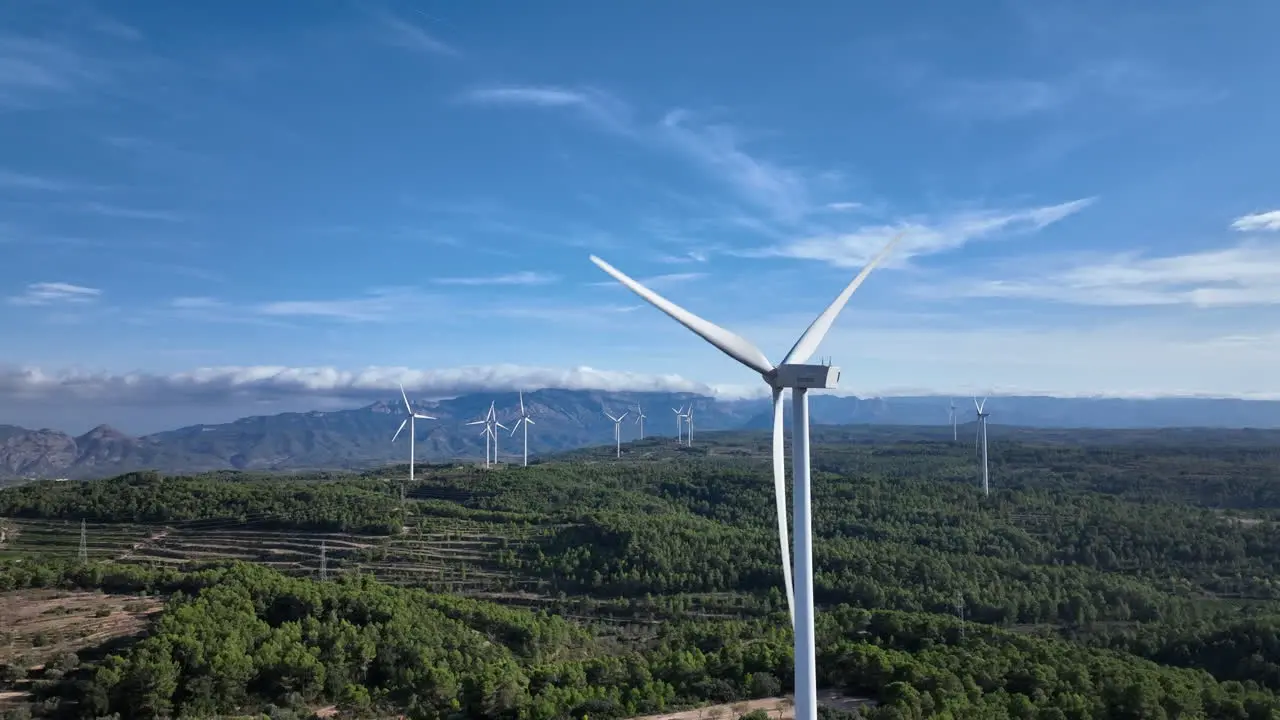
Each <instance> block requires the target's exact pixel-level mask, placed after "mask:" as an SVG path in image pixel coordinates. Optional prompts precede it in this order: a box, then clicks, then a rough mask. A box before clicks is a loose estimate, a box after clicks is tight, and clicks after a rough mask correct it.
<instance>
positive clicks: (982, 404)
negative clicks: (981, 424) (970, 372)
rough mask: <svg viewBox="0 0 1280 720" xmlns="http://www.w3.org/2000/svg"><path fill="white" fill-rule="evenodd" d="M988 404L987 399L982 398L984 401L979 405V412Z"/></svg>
mask: <svg viewBox="0 0 1280 720" xmlns="http://www.w3.org/2000/svg"><path fill="white" fill-rule="evenodd" d="M986 406H987V399H986V398H982V403H981V404H979V405H978V412H982V408H984V407H986Z"/></svg>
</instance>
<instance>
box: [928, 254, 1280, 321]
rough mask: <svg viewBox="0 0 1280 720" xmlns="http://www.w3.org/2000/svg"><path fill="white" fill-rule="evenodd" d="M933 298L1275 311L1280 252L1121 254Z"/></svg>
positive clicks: (957, 288) (974, 284)
mask: <svg viewBox="0 0 1280 720" xmlns="http://www.w3.org/2000/svg"><path fill="white" fill-rule="evenodd" d="M938 292H945V293H947V294H951V295H952V296H955V295H960V296H967V297H989V298H1010V299H1012V298H1023V299H1034V300H1047V301H1052V302H1060V303H1069V304H1074V305H1104V306H1107V305H1109V306H1159V305H1189V306H1193V307H1200V308H1208V307H1238V306H1247V305H1276V304H1280V246H1276V245H1262V244H1250V243H1246V244H1242V245H1237V246H1235V247H1229V248H1221V249H1214V250H1204V251H1200V252H1193V253H1186V254H1183V255H1171V256H1165V257H1144V256H1142V255H1140V254H1138V253H1121V254H1117V255H1115V256H1113V257H1111V258H1109V259H1106V260H1104V261H1102V262H1090V263H1084V264H1079V265H1076V266H1074V267H1069V268H1065V269H1061V270H1058V271H1055V272H1050V273H1047V274H1045V275H1042V276H1037V277H1029V278H1022V279H1017V280H979V281H968V282H965V283H962V284H959V283H958V284H956V285H954V286H950V287H948V288H946V289H945V290H939V291H938Z"/></svg>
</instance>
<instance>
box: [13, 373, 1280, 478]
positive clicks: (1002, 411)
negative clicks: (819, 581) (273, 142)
mask: <svg viewBox="0 0 1280 720" xmlns="http://www.w3.org/2000/svg"><path fill="white" fill-rule="evenodd" d="M398 400H399V399H398V398H394V399H391V400H388V401H385V402H377V403H374V404H372V405H369V406H366V407H363V408H357V409H351V410H339V411H333V412H319V411H313V412H303V413H283V414H279V415H264V416H255V417H247V418H242V419H240V420H237V421H235V422H231V423H225V424H220V425H191V426H188V427H183V428H179V429H176V430H169V431H165V432H159V433H154V434H151V435H145V436H141V437H130V436H128V435H125V434H124V433H121V432H119V431H117V430H114V429H113V428H111V427H109V426H106V425H101V426H99V427H96V428H94V429H93V430H90V431H89V432H87V433H85V434H83V435H80V436H78V437H73V436H71V435H69V434H66V433H62V432H58V431H56V430H48V429H42V430H28V429H26V428H21V427H16V426H12V425H0V478H20V477H46V478H47V477H68V478H78V477H93V476H100V475H109V474H112V473H117V472H125V471H128V470H134V469H141V468H155V469H159V470H164V471H202V470H216V469H261V470H284V469H303V468H337V467H359V466H365V465H374V464H380V463H384V462H388V461H405V460H406V459H407V458H408V453H409V449H408V447H406V445H407V442H406V439H407V438H405V437H404V436H403V435H402V436H401V439H400V440H398V441H397V442H396V443H395V444H394V445H393V444H392V443H391V436H392V434H393V433H394V432H395V430H396V427H397V426H398V425H399V424H400V421H401V420H402V419H403V417H404V408H403V404H402V403H401V402H399V401H398ZM524 400H525V407H526V409H527V410H528V412H529V413H530V415H531V416H532V417H533V419H534V423H535V425H534V426H533V427H532V428H530V433H529V450H530V453H531V454H537V453H548V452H557V451H563V450H569V449H573V448H578V447H584V446H589V445H600V444H606V443H608V442H610V441H611V439H612V436H613V428H612V423H611V421H610V420H609V419H608V418H606V417H605V416H604V411H605V410H608V411H610V412H614V413H615V414H616V413H618V412H623V411H629V412H630V414H629V415H628V416H627V418H626V420H625V422H624V430H623V438H624V440H631V439H634V438H636V437H637V434H638V426H637V425H636V423H635V418H636V413H635V408H636V406H637V404H639V405H642V406H643V407H644V408H645V414H646V415H647V416H648V417H647V418H646V420H645V434H646V435H650V436H651V435H666V436H674V434H675V415H674V413H672V411H671V408H674V407H683V406H686V405H688V404H690V403H692V404H693V407H694V425H695V441H696V432H697V430H703V431H708V430H730V429H759V428H767V427H768V426H769V406H768V400H765V399H758V400H736V401H718V400H715V399H712V398H709V397H702V396H698V395H692V394H688V393H616V392H605V391H594V390H558V389H548V390H539V391H536V392H531V393H527V394H525V396H524ZM490 402H494V403H495V404H496V407H497V411H498V419H499V421H500V422H501V423H502V424H503V425H506V426H507V427H508V428H512V427H514V424H515V420H516V418H517V417H518V413H519V398H518V395H517V394H516V393H476V394H470V395H463V396H459V397H456V398H452V399H449V400H442V401H437V402H419V403H414V407H415V409H416V410H419V411H421V412H425V413H427V414H429V415H433V416H435V417H436V418H437V420H424V421H420V422H419V423H418V428H417V430H418V432H417V438H418V440H417V457H418V458H420V459H422V460H442V459H454V458H475V459H477V460H479V459H481V458H483V454H484V437H483V435H482V434H481V428H480V427H479V426H467V425H466V423H468V422H471V421H473V420H478V419H480V418H482V417H483V416H484V414H485V413H486V412H487V410H488V408H489V403H490ZM956 405H957V410H958V414H959V416H960V420H961V422H962V423H964V422H967V421H969V420H970V419H971V417H972V415H973V403H972V400H969V399H967V398H965V399H963V400H961V399H957V401H956ZM948 406H949V399H948V398H945V397H891V398H869V399H868V398H856V397H836V396H824V395H818V396H814V397H813V398H812V399H811V413H812V418H813V422H814V423H817V424H828V425H846V424H875V425H916V426H925V425H928V426H943V425H945V424H946V423H947V409H948ZM988 409H989V410H991V411H992V425H993V430H992V434H993V436H996V435H998V433H999V430H998V428H997V427H996V426H999V425H1016V426H1021V427H1031V428H1117V429H1121V428H1132V429H1140V428H1160V427H1217V428H1280V402H1276V401H1250V400H1231V399H1200V398H1162V399H1119V398H1054V397H1038V396H1016V397H997V398H993V399H992V400H991V401H990V402H989V404H988ZM786 417H787V420H788V422H789V421H790V412H788V413H787V415H786ZM960 432H962V433H965V434H971V433H972V430H971V429H969V428H962V429H961V431H960ZM520 443H521V437H520V434H519V433H517V434H516V436H515V437H511V436H510V435H509V434H508V433H501V436H500V438H499V450H500V452H501V457H502V458H503V459H504V460H510V459H514V458H516V457H517V454H518V453H519V452H520V449H521V444H520Z"/></svg>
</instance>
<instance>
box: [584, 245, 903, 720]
mask: <svg viewBox="0 0 1280 720" xmlns="http://www.w3.org/2000/svg"><path fill="white" fill-rule="evenodd" d="M901 237H902V236H901V235H898V236H897V237H895V238H893V239H892V240H890V241H889V243H888V244H887V245H886V246H885V247H884V249H883V250H881V251H880V253H879V254H877V255H876V256H875V257H874V258H872V259H871V262H869V263H867V266H866V267H865V268H863V269H862V272H860V273H858V276H857V277H855V278H854V279H853V280H852V281H851V282H850V283H849V284H848V285H847V286H846V287H845V289H844V290H843V291H842V292H841V293H840V294H839V295H838V296H836V299H835V300H834V301H833V302H832V303H831V305H829V306H828V307H827V309H826V310H823V311H822V314H820V315H819V316H818V317H817V319H815V320H814V321H813V324H811V325H810V326H809V327H808V329H806V330H805V331H804V333H803V334H802V335H801V336H800V339H799V340H797V341H796V344H795V345H794V346H792V348H791V351H790V352H788V353H787V355H786V357H784V358H783V360H782V363H781V364H779V365H774V364H773V363H772V362H770V361H769V358H768V357H766V356H765V354H764V353H763V352H761V351H760V349H759V348H757V347H756V346H755V345H753V344H751V342H750V341H748V340H746V339H745V338H743V337H741V336H739V335H736V334H734V333H732V332H729V331H728V330H725V329H724V328H722V327H720V326H718V325H716V324H714V323H711V322H708V321H707V320H704V319H702V318H700V317H698V316H697V315H694V314H693V313H691V312H689V311H688V310H685V309H684V308H682V307H680V306H679V305H676V304H675V303H673V302H671V301H670V300H667V299H666V298H664V297H662V296H661V295H659V294H657V293H655V292H653V291H652V290H650V289H649V288H647V287H645V286H644V285H641V284H640V283H638V282H636V281H635V280H633V279H632V278H630V277H628V276H627V275H626V274H625V273H623V272H622V271H620V270H618V269H617V268H615V267H613V266H612V265H610V264H609V263H607V262H605V261H603V260H601V259H600V258H598V257H596V256H594V255H592V256H591V261H592V262H593V263H595V264H596V265H597V266H598V267H599V268H600V269H601V270H604V271H605V272H607V273H609V274H610V275H612V276H613V278H614V279H615V280H617V281H618V282H620V283H622V284H623V285H625V286H627V288H629V289H630V290H631V291H632V292H634V293H635V294H637V295H639V296H640V297H642V298H644V299H645V300H647V301H648V302H649V303H650V304H652V305H654V306H655V307H657V308H658V309H659V310H661V311H663V312H665V313H666V314H667V315H670V316H671V318H672V319H674V320H675V321H676V322H678V323H680V324H681V325H684V326H685V327H687V328H689V329H690V330H692V331H693V332H694V333H697V334H698V335H699V336H701V337H702V339H704V340H706V341H707V342H709V343H711V344H712V345H714V346H716V347H717V348H719V349H720V351H722V352H723V353H725V354H726V355H728V356H729V357H731V358H733V359H735V360H737V361H738V362H740V363H742V364H743V365H746V366H747V367H749V368H751V369H752V370H755V371H756V372H758V373H760V376H761V377H762V378H763V379H764V381H765V383H767V384H768V385H769V387H770V389H771V390H772V391H773V484H774V501H775V503H776V505H777V512H778V542H779V546H780V547H781V549H782V573H783V581H784V582H785V583H786V586H787V601H788V605H789V608H790V610H791V618H792V623H793V624H794V626H795V663H796V671H795V680H796V683H795V707H796V711H795V718H796V720H817V717H818V685H817V680H818V677H817V668H816V657H815V654H816V648H815V638H814V630H813V546H812V543H813V533H812V526H811V514H810V505H809V503H810V495H809V396H808V391H809V390H810V389H829V388H834V387H836V383H838V382H839V380H840V370H839V369H838V368H835V367H831V366H829V365H805V364H803V363H805V362H806V361H807V360H808V359H809V358H811V357H812V356H813V353H814V352H816V351H817V349H818V345H819V344H820V343H821V342H822V338H823V337H824V336H825V335H826V334H827V331H828V330H830V329H831V324H832V323H833V322H835V319H836V316H837V315H839V314H840V311H841V310H843V309H844V306H845V304H846V303H848V302H849V298H850V296H852V295H853V293H854V291H855V290H857V289H858V286H859V285H861V284H862V282H863V281H864V280H865V279H866V278H867V276H868V275H869V274H870V273H871V271H872V269H874V268H875V266H876V265H878V264H879V263H880V261H881V260H883V259H884V257H885V256H886V255H888V253H889V250H891V249H892V248H893V246H894V244H896V243H897V242H898V240H899V239H901ZM787 388H790V389H791V405H792V412H793V414H794V418H793V423H792V442H791V452H792V469H793V471H794V493H795V526H796V543H795V548H794V557H795V569H796V572H797V574H798V576H799V586H798V587H797V588H795V590H794V591H793V589H792V584H791V568H790V565H789V563H788V562H787V545H788V542H787V521H786V509H787V497H786V485H785V481H784V479H783V475H784V474H785V472H786V469H785V458H784V457H783V452H784V451H783V437H782V412H783V405H782V391H783V390H784V389H787ZM796 596H798V597H796Z"/></svg>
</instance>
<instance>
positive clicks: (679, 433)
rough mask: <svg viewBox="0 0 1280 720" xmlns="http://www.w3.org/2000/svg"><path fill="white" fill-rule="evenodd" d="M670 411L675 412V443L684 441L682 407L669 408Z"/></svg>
mask: <svg viewBox="0 0 1280 720" xmlns="http://www.w3.org/2000/svg"><path fill="white" fill-rule="evenodd" d="M671 412H673V413H675V414H676V444H677V445H679V444H681V443H683V442H684V408H683V407H681V408H671Z"/></svg>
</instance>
